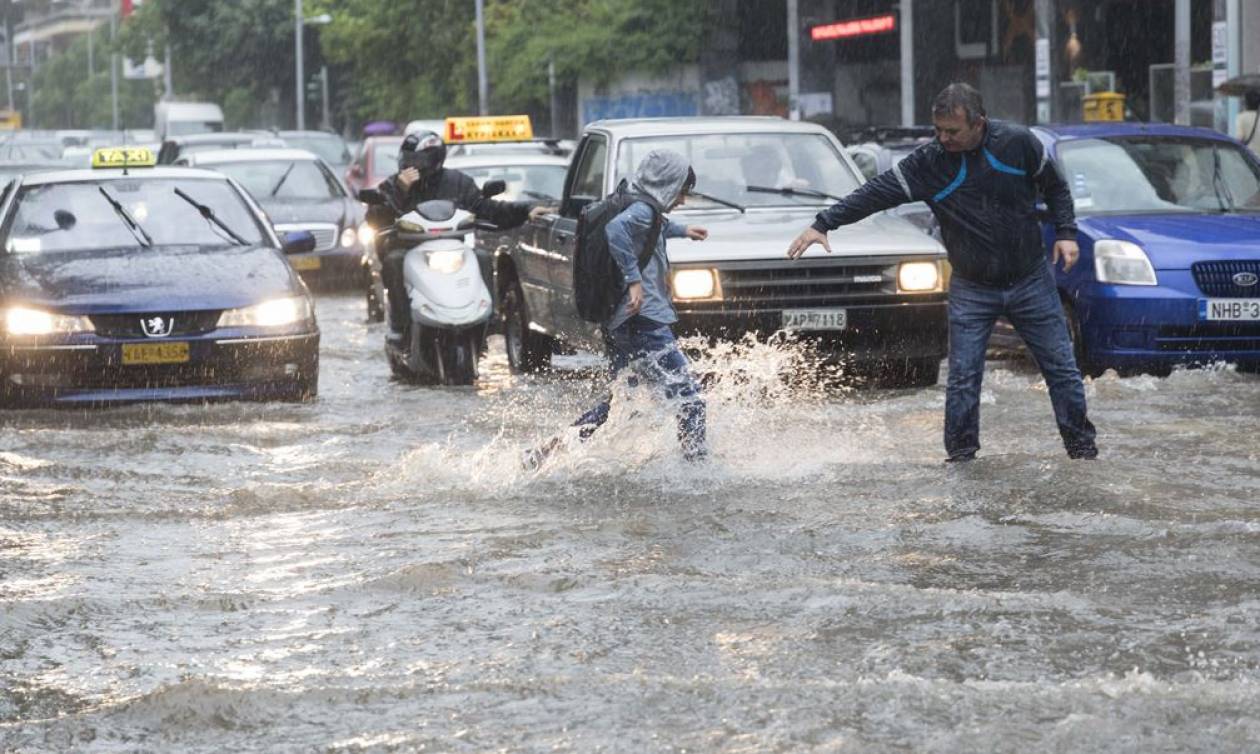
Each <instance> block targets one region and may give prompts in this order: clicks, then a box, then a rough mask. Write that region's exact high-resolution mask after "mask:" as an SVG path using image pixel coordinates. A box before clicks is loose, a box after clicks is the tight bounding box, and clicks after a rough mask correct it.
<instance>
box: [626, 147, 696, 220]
mask: <svg viewBox="0 0 1260 754" xmlns="http://www.w3.org/2000/svg"><path fill="white" fill-rule="evenodd" d="M690 168H691V166H690V165H688V164H687V158H686V157H683V156H682V155H680V154H678V153H677V152H674V151H671V150H668V149H653V150H652V151H651V152H648V153H647V156H646V157H644V158H643V162H640V163H639V169H638V170H637V171H635V174H634V189H635V190H636V191H639V192H641V193H644V194H647V195H648V196H650V197H652V198H653V199H655V200H656V202H657V204H659V205H660V207H659V208H658V209H660V210H661V211H662V212H668V211H669V208H670V207H671V206H673V204H674V201H675V200H676V199H678V193H679V192H680V191H682V187H683V183H684V182H686V180H687V171H688V170H689V169H690Z"/></svg>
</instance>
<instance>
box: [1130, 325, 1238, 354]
mask: <svg viewBox="0 0 1260 754" xmlns="http://www.w3.org/2000/svg"><path fill="white" fill-rule="evenodd" d="M1155 347H1156V348H1158V349H1159V350H1161V351H1169V352H1178V351H1180V352H1190V351H1195V352H1202V353H1216V354H1227V353H1236V352H1239V351H1253V352H1260V323H1257V322H1200V323H1198V324H1196V325H1189V326H1168V327H1161V328H1159V333H1158V334H1157V335H1156V336H1155Z"/></svg>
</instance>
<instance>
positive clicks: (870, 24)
mask: <svg viewBox="0 0 1260 754" xmlns="http://www.w3.org/2000/svg"><path fill="white" fill-rule="evenodd" d="M896 30H897V14H895V13H885V14H884V15H882V16H871V17H869V18H851V19H849V20H847V21H836V22H835V23H830V24H822V25H821V26H811V27H809V38H810V39H812V40H814V41H815V42H825V41H827V40H831V39H848V38H850V37H865V36H870V35H871V34H886V33H888V32H890V31H896Z"/></svg>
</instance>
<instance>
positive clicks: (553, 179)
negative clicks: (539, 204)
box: [458, 165, 568, 201]
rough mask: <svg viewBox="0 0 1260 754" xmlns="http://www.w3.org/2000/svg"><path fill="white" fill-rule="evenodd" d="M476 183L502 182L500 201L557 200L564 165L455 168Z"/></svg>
mask: <svg viewBox="0 0 1260 754" xmlns="http://www.w3.org/2000/svg"><path fill="white" fill-rule="evenodd" d="M458 169H459V171H460V172H462V173H467V174H468V176H469V177H470V178H472V179H473V180H474V181H476V182H477V186H478V187H481V186H483V185H485V182H486V181H490V180H502V181H503V182H504V183H506V184H507V191H505V192H503V193H502V194H499V195H498V196H496V197H495V198H496V199H501V200H503V201H539V200H546V199H556V200H558V199H559V198H560V195H561V194H563V193H564V175H565V173H566V172H567V171H568V168H566V167H565V166H564V165H503V166H496V167H486V168H458Z"/></svg>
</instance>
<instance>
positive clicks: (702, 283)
mask: <svg viewBox="0 0 1260 754" xmlns="http://www.w3.org/2000/svg"><path fill="white" fill-rule="evenodd" d="M716 297H717V275H716V274H715V273H714V271H713V270H676V271H675V272H674V298H676V299H679V300H682V301H694V300H697V299H702V298H716Z"/></svg>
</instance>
